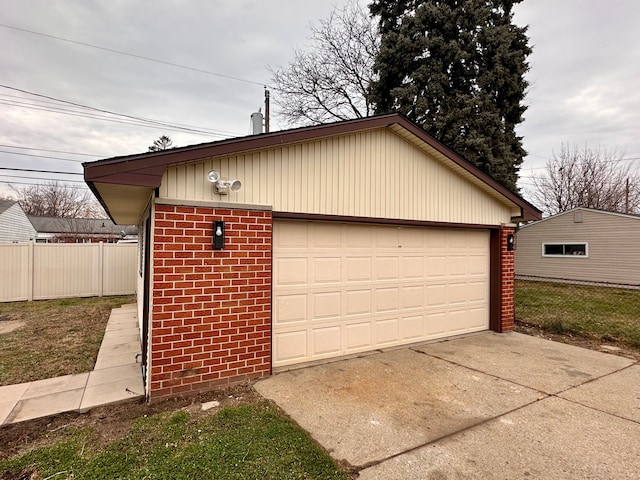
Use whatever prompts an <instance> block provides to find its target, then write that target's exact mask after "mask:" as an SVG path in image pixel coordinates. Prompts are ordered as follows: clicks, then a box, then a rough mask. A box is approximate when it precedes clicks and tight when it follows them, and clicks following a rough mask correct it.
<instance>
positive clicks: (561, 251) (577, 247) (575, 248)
mask: <svg viewBox="0 0 640 480" xmlns="http://www.w3.org/2000/svg"><path fill="white" fill-rule="evenodd" d="M588 251H589V250H588V245H587V244H586V243H544V244H543V245H542V255H543V256H545V257H586V256H588V255H587V254H588Z"/></svg>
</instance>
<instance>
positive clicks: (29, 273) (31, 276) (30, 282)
mask: <svg viewBox="0 0 640 480" xmlns="http://www.w3.org/2000/svg"><path fill="white" fill-rule="evenodd" d="M35 243H36V242H35V240H30V241H29V248H28V249H27V252H28V253H27V255H28V259H27V264H28V267H27V300H28V301H29V302H32V301H33V282H34V280H35V279H34V277H35V275H34V272H33V270H34V268H35V262H34V261H33V256H34V255H35Z"/></svg>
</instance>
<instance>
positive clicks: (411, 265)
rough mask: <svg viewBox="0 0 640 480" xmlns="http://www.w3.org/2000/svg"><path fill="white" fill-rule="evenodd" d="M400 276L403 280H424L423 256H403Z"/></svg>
mask: <svg viewBox="0 0 640 480" xmlns="http://www.w3.org/2000/svg"><path fill="white" fill-rule="evenodd" d="M400 262H401V265H402V268H401V275H400V277H401V278H402V279H403V280H411V279H422V278H424V256H423V255H420V256H415V255H411V256H405V257H403V258H402V259H401V260H400Z"/></svg>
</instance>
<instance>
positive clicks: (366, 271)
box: [344, 256, 373, 282]
mask: <svg viewBox="0 0 640 480" xmlns="http://www.w3.org/2000/svg"><path fill="white" fill-rule="evenodd" d="M345 274H346V278H345V279H344V280H345V281H346V282H370V281H371V280H372V278H373V273H372V259H371V256H368V257H346V258H345Z"/></svg>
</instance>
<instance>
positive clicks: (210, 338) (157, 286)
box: [148, 205, 272, 399]
mask: <svg viewBox="0 0 640 480" xmlns="http://www.w3.org/2000/svg"><path fill="white" fill-rule="evenodd" d="M214 220H223V221H224V222H225V248H224V249H223V250H213V222H214ZM154 222H155V223H154V231H153V236H154V241H153V276H152V295H153V304H152V309H151V315H150V317H151V318H150V332H151V339H150V355H149V365H148V368H150V381H149V396H150V398H151V399H158V398H163V397H167V398H168V397H176V396H180V395H185V394H190V393H194V392H198V391H205V390H210V389H213V388H219V387H225V386H229V385H233V384H237V383H241V382H243V381H245V380H247V379H251V378H259V377H263V376H265V375H269V374H270V373H271V237H272V217H271V212H264V211H251V210H240V209H238V210H236V209H233V210H231V209H220V208H205V207H186V206H170V205H157V206H156V207H155V216H154Z"/></svg>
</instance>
